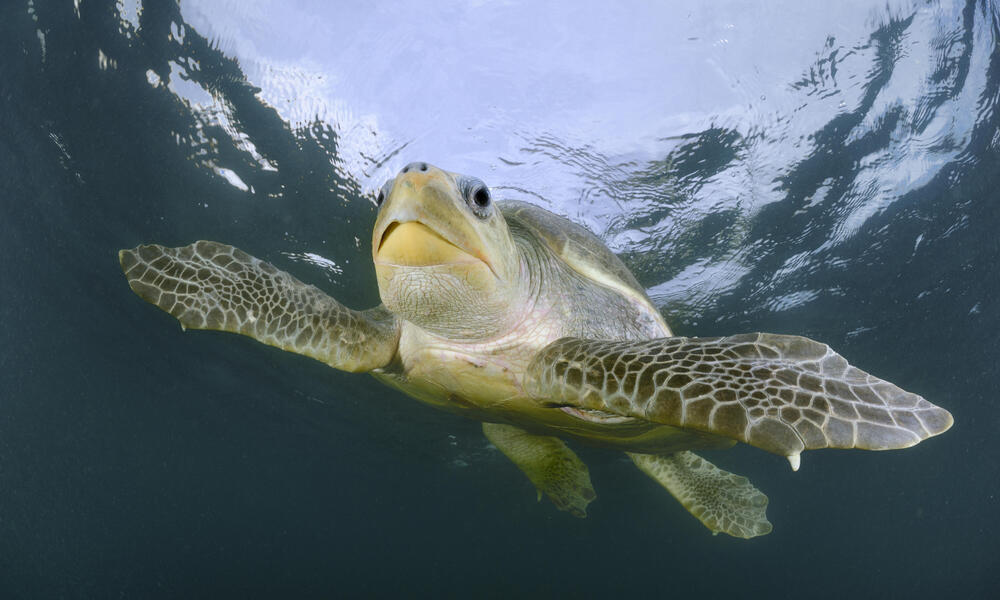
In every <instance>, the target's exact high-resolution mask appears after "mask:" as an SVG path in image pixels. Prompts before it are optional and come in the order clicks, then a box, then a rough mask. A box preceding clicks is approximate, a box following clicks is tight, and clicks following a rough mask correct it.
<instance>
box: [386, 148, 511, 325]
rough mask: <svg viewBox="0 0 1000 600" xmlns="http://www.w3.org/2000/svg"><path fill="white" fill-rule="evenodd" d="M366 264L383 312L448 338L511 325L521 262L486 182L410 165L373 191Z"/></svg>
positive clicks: (427, 167)
mask: <svg viewBox="0 0 1000 600" xmlns="http://www.w3.org/2000/svg"><path fill="white" fill-rule="evenodd" d="M377 201H378V203H379V214H378V218H377V219H376V221H375V228H374V231H373V232H372V258H373V259H374V262H375V273H376V276H377V277H378V288H379V294H380V295H381V297H382V302H383V303H384V304H385V306H386V307H387V308H388V309H389V310H391V311H393V312H394V313H396V314H397V315H399V316H401V317H403V318H404V319H406V320H408V321H411V322H413V323H414V324H416V325H418V326H420V327H422V328H424V329H427V330H428V331H431V332H433V333H435V334H438V335H442V336H445V337H449V338H454V339H463V340H470V339H488V338H491V337H495V336H496V335H499V334H501V333H503V332H504V331H506V330H507V329H509V328H510V327H512V326H513V323H512V319H514V318H515V316H514V313H515V312H516V309H515V308H514V307H517V306H519V305H520V304H521V303H520V302H518V301H517V300H518V299H519V298H520V297H521V296H520V295H521V294H522V293H523V292H522V290H523V285H522V283H521V279H522V278H521V260H520V255H519V253H518V251H517V247H516V246H515V244H514V240H513V238H512V237H511V235H510V231H509V230H508V229H507V223H506V221H504V218H503V215H501V214H500V211H499V210H498V209H497V207H496V206H494V204H493V199H492V198H491V196H490V190H489V188H488V187H486V184H485V183H483V182H482V181H480V180H479V179H476V178H475V177H468V176H465V175H459V174H457V173H449V172H447V171H442V170H441V169H438V168H437V167H434V166H431V165H428V164H427V163H423V162H417V163H411V164H409V165H407V166H406V167H404V168H403V170H402V171H401V172H400V173H399V175H397V176H396V177H395V179H392V180H389V181H388V182H386V184H385V185H383V186H382V189H381V190H380V191H379V193H378V200H377Z"/></svg>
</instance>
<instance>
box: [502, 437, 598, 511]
mask: <svg viewBox="0 0 1000 600" xmlns="http://www.w3.org/2000/svg"><path fill="white" fill-rule="evenodd" d="M483 434H485V435H486V438H487V439H488V440H489V441H491V442H493V445H494V446H496V447H497V448H499V449H500V451H501V452H503V453H504V455H505V456H507V458H509V459H510V460H511V462H513V463H514V464H515V465H517V468H519V469H521V471H522V472H523V473H524V474H525V475H527V476H528V479H530V480H531V483H533V484H535V489H537V490H538V499H539V500H541V499H542V492H545V495H547V496H548V497H549V499H550V500H552V503H553V504H555V505H556V508H558V509H559V510H564V511H566V512H568V513H570V514H571V515H573V516H574V517H579V518H581V519H582V518H584V517H586V516H587V505H588V504H590V503H591V502H592V501H593V500H594V498H596V497H597V494H595V493H594V486H593V485H591V483H590V470H589V469H587V465H585V464H584V463H583V461H582V460H580V458H579V457H578V456H577V455H576V453H574V452H573V451H572V450H570V449H569V447H568V446H566V444H565V443H564V442H563V441H562V440H560V439H559V438H556V437H550V436H544V435H532V434H530V433H528V432H526V431H524V430H523V429H520V428H518V427H514V426H512V425H502V424H500V423H483Z"/></svg>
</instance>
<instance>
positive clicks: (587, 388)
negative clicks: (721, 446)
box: [526, 333, 952, 469]
mask: <svg viewBox="0 0 1000 600" xmlns="http://www.w3.org/2000/svg"><path fill="white" fill-rule="evenodd" d="M526 386H527V388H528V389H529V391H530V393H531V394H532V395H533V396H534V397H536V398H538V399H539V400H540V401H543V402H547V403H550V404H552V405H553V406H556V407H558V406H573V407H578V408H583V409H591V410H600V411H605V412H610V413H614V414H619V415H625V416H631V417H638V418H641V419H645V420H647V421H652V422H654V423H662V424H664V425H672V426H676V427H686V428H691V429H697V430H701V431H708V432H711V433H716V434H719V435H723V436H726V437H730V438H733V439H736V440H739V441H741V442H745V443H747V444H750V445H751V446H756V447H758V448H762V449H764V450H767V451H769V452H773V453H775V454H780V455H783V456H786V457H788V459H789V462H790V463H791V465H792V468H793V469H798V465H799V453H801V452H802V451H803V450H811V449H815V448H860V449H864V450H888V449H892V448H906V447H908V446H912V445H914V444H916V443H918V442H920V441H921V440H923V439H926V438H928V437H931V436H933V435H937V434H939V433H943V432H944V431H946V430H947V429H948V428H949V427H951V425H952V417H951V414H949V413H948V411H946V410H944V409H942V408H940V407H937V406H935V405H933V404H931V403H930V402H928V401H926V400H924V399H923V398H921V397H920V396H918V395H916V394H911V393H909V392H906V391H904V390H902V389H900V388H898V387H896V386H895V385H893V384H891V383H889V382H887V381H883V380H881V379H878V378H877V377H873V376H871V375H869V374H868V373H865V372H864V371H862V370H860V369H857V368H855V367H852V366H851V365H849V364H848V363H847V361H846V360H844V358H843V357H842V356H840V355H839V354H837V353H836V352H834V351H833V350H831V349H830V348H829V347H828V346H826V345H825V344H821V343H819V342H815V341H813V340H810V339H807V338H804V337H798V336H791V335H774V334H768V333H755V334H745V335H734V336H730V337H722V338H682V337H671V338H659V339H653V340H645V341H624V342H617V341H599V340H584V339H579V338H563V339H560V340H556V341H555V342H553V343H551V344H549V345H548V346H546V347H545V348H544V349H543V350H542V351H541V352H539V354H538V356H536V357H535V358H534V359H533V360H532V363H531V365H530V366H529V368H528V375H527V378H526Z"/></svg>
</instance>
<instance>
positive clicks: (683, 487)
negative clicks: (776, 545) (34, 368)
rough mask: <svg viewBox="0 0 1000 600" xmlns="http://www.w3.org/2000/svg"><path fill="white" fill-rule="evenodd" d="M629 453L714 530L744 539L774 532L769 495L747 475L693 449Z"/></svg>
mask: <svg viewBox="0 0 1000 600" xmlns="http://www.w3.org/2000/svg"><path fill="white" fill-rule="evenodd" d="M627 454H628V456H629V458H631V459H632V462H634V463H635V466H637V467H639V469H641V470H642V472H643V473H645V474H647V475H649V476H650V477H652V478H653V479H655V480H656V481H657V482H658V483H659V484H660V485H662V486H663V487H664V488H666V489H667V491H668V492H670V493H671V494H672V495H673V496H674V498H676V499H677V501H678V502H680V503H681V504H682V505H683V506H684V508H686V509H687V510H688V512H690V513H691V514H692V515H694V516H695V518H697V519H698V520H699V521H701V522H702V523H703V524H704V525H705V527H708V528H709V529H711V530H712V533H719V532H720V531H721V532H722V533H725V534H728V535H731V536H733V537H739V538H744V539H749V538H752V537H757V536H758V535H766V534H768V533H771V523H770V521H768V520H767V515H766V514H765V512H766V511H767V496H765V495H764V494H763V492H761V491H760V490H758V489H757V488H755V487H754V486H753V485H752V484H751V483H750V480H748V479H747V478H746V477H742V476H740V475H734V474H733V473H730V472H728V471H723V470H722V469H720V468H719V467H717V466H715V465H713V464H712V463H710V462H708V461H707V460H705V459H704V458H702V457H700V456H698V455H697V454H694V453H693V452H678V453H677V454H671V455H670V456H654V455H652V454H633V453H627Z"/></svg>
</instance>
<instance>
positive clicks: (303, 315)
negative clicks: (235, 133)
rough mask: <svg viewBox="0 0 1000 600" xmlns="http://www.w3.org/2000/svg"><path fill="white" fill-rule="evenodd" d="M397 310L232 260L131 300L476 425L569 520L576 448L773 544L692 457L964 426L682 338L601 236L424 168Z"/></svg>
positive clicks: (879, 390) (848, 384)
mask: <svg viewBox="0 0 1000 600" xmlns="http://www.w3.org/2000/svg"><path fill="white" fill-rule="evenodd" d="M377 202H378V205H379V213H378V217H377V219H376V222H375V227H374V231H373V234H372V259H373V261H374V264H375V270H376V275H377V278H378V288H379V293H380V295H381V299H382V304H381V305H380V306H378V307H376V308H372V309H369V310H364V311H355V310H351V309H349V308H346V307H344V306H343V305H341V304H340V303H339V302H337V301H336V300H334V299H333V298H331V297H330V296H328V295H326V294H325V293H323V292H322V291H321V290H319V289H318V288H316V287H314V286H311V285H306V284H304V283H302V282H300V281H298V280H297V279H295V278H294V277H292V276H291V275H289V274H288V273H285V272H283V271H280V270H278V269H277V268H275V267H273V266H272V265H270V264H268V263H266V262H263V261H261V260H259V259H257V258H254V257H252V256H250V255H248V254H246V253H244V252H242V251H240V250H238V249H236V248H233V247H231V246H227V245H224V244H220V243H216V242H208V241H199V242H195V243H194V244H191V245H189V246H184V247H180V248H167V247H163V246H158V245H143V246H139V247H137V248H135V249H133V250H122V251H121V252H120V253H119V260H120V262H121V266H122V269H123V270H124V272H125V276H126V277H127V279H128V282H129V285H130V286H131V288H132V290H133V291H134V292H135V293H137V294H138V295H139V296H141V297H142V298H143V299H144V300H146V301H148V302H151V303H152V304H155V305H156V306H158V307H159V308H161V309H163V310H165V311H167V312H169V313H170V314H171V315H173V316H174V317H176V318H177V319H178V320H179V321H180V322H181V326H182V327H184V328H186V329H214V330H222V331H230V332H234V333H241V334H244V335H248V336H250V337H253V338H255V339H257V340H258V341H261V342H263V343H265V344H270V345H272V346H277V347H279V348H281V349H283V350H288V351H291V352H297V353H299V354H304V355H306V356H310V357H312V358H315V359H318V360H320V361H323V362H324V363H326V364H328V365H330V366H331V367H334V368H336V369H341V370H344V371H354V372H360V371H365V372H369V373H371V374H372V375H374V376H375V377H377V378H378V379H380V380H382V381H383V382H385V383H387V384H388V385H390V386H393V387H395V388H397V389H399V390H402V391H403V392H405V393H407V394H409V395H411V396H413V397H415V398H417V399H419V400H421V401H424V402H426V403H428V404H430V405H432V406H435V407H438V408H442V409H445V410H448V411H451V412H454V413H458V414H461V415H466V416H468V417H471V418H473V419H477V420H479V421H481V422H482V424H483V432H484V433H485V435H486V437H487V438H488V439H489V440H490V441H491V442H492V443H493V444H494V445H495V446H496V447H497V448H498V449H499V450H500V451H501V452H502V453H503V454H505V455H506V456H507V457H509V458H510V459H511V460H512V461H513V462H514V464H516V465H517V466H518V467H519V468H520V469H521V470H522V471H523V472H524V473H525V474H526V475H527V476H528V478H529V479H530V480H531V482H532V483H533V484H534V485H535V487H536V488H537V490H538V495H539V499H540V498H541V495H542V493H545V494H546V495H548V496H549V498H551V500H552V501H553V503H554V504H555V505H556V506H557V507H558V508H560V509H562V510H565V511H568V512H570V513H571V514H573V515H576V516H580V517H583V516H585V514H586V508H587V505H588V504H589V503H590V502H591V501H592V500H593V499H594V498H595V494H594V490H593V487H592V486H591V482H590V475H589V472H588V469H587V467H586V465H584V464H583V462H581V460H580V459H579V458H578V457H577V455H576V454H574V452H573V451H572V450H571V449H570V448H569V447H568V446H567V445H566V443H565V442H564V440H570V441H572V442H580V443H584V444H591V445H597V446H603V447H607V448H613V449H617V450H621V451H624V452H625V453H626V454H627V455H628V456H629V458H630V459H631V460H632V461H633V462H634V463H635V464H636V465H637V466H638V467H639V468H640V469H641V470H642V471H643V472H645V473H646V474H648V475H649V476H650V477H652V478H653V479H655V480H656V481H657V482H659V483H660V484H661V485H662V486H663V487H665V488H666V489H667V490H668V491H669V492H670V493H671V494H673V495H674V497H676V498H677V500H679V501H680V502H681V504H683V505H684V507H685V508H687V509H688V510H689V511H690V512H691V513H692V514H693V515H694V516H695V517H697V518H698V519H699V520H701V522H702V523H704V524H705V525H706V526H707V527H708V528H709V529H711V530H712V531H713V532H716V533H717V532H719V531H721V532H724V533H727V534H729V535H732V536H737V537H744V538H749V537H753V536H757V535H762V534H765V533H768V532H769V531H770V530H771V524H770V523H769V522H768V521H767V518H766V516H765V508H766V505H767V497H766V496H765V495H764V494H762V493H761V492H759V491H758V490H757V489H756V488H754V487H753V486H752V485H751V484H750V482H749V481H748V480H747V479H746V478H745V477H740V476H737V475H734V474H732V473H728V472H726V471H723V470H722V469H719V468H718V467H716V466H715V465H713V464H711V463H710V462H708V461H707V460H705V459H704V458H701V457H699V456H697V455H695V454H694V453H692V452H691V450H698V449H711V448H725V447H728V446H731V445H733V444H734V443H736V442H737V441H739V442H744V443H746V444H749V445H751V446H756V447H758V448H762V449H764V450H767V451H769V452H772V453H775V454H779V455H782V456H785V457H787V458H788V460H789V462H790V463H791V466H792V468H793V469H798V466H799V454H800V453H801V452H802V451H803V450H807V449H814V448H862V449H868V450H885V449H890V448H904V447H907V446H912V445H914V444H916V443H917V442H919V441H921V440H923V439H925V438H927V437H930V436H933V435H937V434H939V433H942V432H943V431H945V430H947V429H948V428H949V427H950V426H951V424H952V417H951V415H950V414H949V413H948V411H946V410H944V409H941V408H939V407H937V406H935V405H933V404H931V403H929V402H927V401H926V400H924V399H923V398H921V397H920V396H917V395H915V394H911V393H909V392H905V391H903V390H902V389H900V388H898V387H896V386H895V385H893V384H891V383H888V382H886V381H883V380H880V379H877V378H875V377H873V376H871V375H869V374H867V373H865V372H863V371H861V370H859V369H857V368H855V367H852V366H851V365H849V364H848V363H847V361H846V360H844V359H843V358H842V357H841V356H839V355H838V354H836V353H834V352H833V351H832V350H831V349H830V348H829V347H827V346H826V345H824V344H821V343H819V342H815V341H812V340H810V339H807V338H803V337H797V336H791V335H775V334H768V333H752V334H741V335H733V336H729V337H713V338H694V337H692V338H685V337H674V336H673V334H672V333H671V331H670V328H669V327H668V326H667V324H666V322H665V321H664V319H663V317H662V316H661V314H660V312H659V311H658V310H657V308H656V307H655V306H654V305H653V304H652V302H651V301H650V300H649V298H648V297H647V296H646V294H645V292H644V291H643V289H642V287H641V286H640V285H639V284H638V282H637V281H636V279H635V277H634V276H633V275H632V274H631V273H630V272H629V270H628V269H627V268H626V267H625V265H624V264H623V263H622V262H621V261H620V260H619V259H618V258H617V257H616V256H615V255H614V254H613V253H612V252H611V251H610V250H608V248H607V247H605V246H604V244H602V243H601V241H600V240H599V239H598V238H597V237H596V236H594V235H593V234H591V233H590V232H588V231H587V230H586V229H584V228H583V227H581V226H579V225H576V224H574V223H572V222H570V221H569V220H567V219H564V218H562V217H559V216H557V215H555V214H552V213H550V212H548V211H546V210H544V209H542V208H539V207H537V206H533V205H531V204H526V203H523V202H516V201H504V202H494V201H493V198H492V196H491V193H490V190H489V188H488V187H487V186H486V185H485V184H484V183H483V182H482V181H481V180H479V179H477V178H475V177H469V176H465V175H460V174H456V173H450V172H446V171H443V170H441V169H438V168H436V167H433V166H431V165H428V164H427V163H423V162H418V163H411V164H409V165H407V166H406V167H405V168H403V169H402V171H401V172H400V173H399V175H398V176H396V177H395V178H394V179H391V180H390V181H388V182H387V183H386V184H385V185H384V186H383V187H382V189H381V191H379V193H378V196H377Z"/></svg>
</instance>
